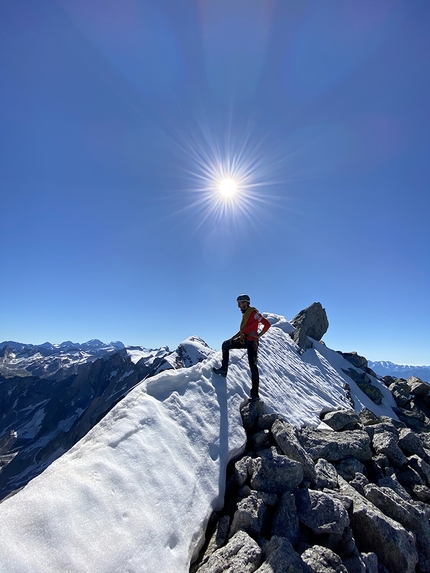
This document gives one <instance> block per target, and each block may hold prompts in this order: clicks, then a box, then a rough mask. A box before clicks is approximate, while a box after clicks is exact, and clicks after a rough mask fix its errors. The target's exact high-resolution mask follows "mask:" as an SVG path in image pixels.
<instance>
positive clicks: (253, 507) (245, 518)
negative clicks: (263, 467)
mask: <svg viewBox="0 0 430 573" xmlns="http://www.w3.org/2000/svg"><path fill="white" fill-rule="evenodd" d="M266 514H267V507H266V505H265V504H264V502H263V500H262V499H261V498H260V497H259V496H258V495H257V492H255V491H253V492H251V494H250V495H249V496H248V497H245V499H242V501H240V502H239V503H238V504H237V510H236V512H235V514H234V516H233V521H232V524H231V529H230V537H231V536H233V535H235V534H236V533H237V532H238V531H239V530H241V529H243V531H246V532H247V533H249V534H251V535H253V536H258V535H260V532H261V529H262V527H263V523H264V518H265V517H266Z"/></svg>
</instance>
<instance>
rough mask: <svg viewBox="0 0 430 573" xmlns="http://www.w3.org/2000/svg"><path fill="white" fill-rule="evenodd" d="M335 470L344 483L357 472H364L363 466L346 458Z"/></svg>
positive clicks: (353, 459) (352, 459) (355, 460)
mask: <svg viewBox="0 0 430 573" xmlns="http://www.w3.org/2000/svg"><path fill="white" fill-rule="evenodd" d="M336 470H337V473H338V474H339V475H341V476H342V477H343V478H344V479H346V481H350V480H352V479H354V477H355V474H356V473H357V472H358V473H361V474H362V473H363V472H364V465H363V464H362V463H361V462H359V461H358V460H357V459H355V458H346V459H345V460H342V461H341V462H339V463H338V464H337V466H336Z"/></svg>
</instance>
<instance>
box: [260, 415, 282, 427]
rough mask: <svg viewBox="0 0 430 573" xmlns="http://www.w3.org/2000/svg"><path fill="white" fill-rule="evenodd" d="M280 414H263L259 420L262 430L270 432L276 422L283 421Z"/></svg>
mask: <svg viewBox="0 0 430 573" xmlns="http://www.w3.org/2000/svg"><path fill="white" fill-rule="evenodd" d="M281 419H282V418H281V416H280V415H279V414H263V415H262V416H260V417H259V419H258V427H259V429H260V430H270V429H271V428H272V425H273V423H274V422H275V421H276V420H281Z"/></svg>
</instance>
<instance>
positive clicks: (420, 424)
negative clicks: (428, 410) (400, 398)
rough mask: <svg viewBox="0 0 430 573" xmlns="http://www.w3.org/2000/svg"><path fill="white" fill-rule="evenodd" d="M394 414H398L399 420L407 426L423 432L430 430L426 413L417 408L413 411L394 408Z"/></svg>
mask: <svg viewBox="0 0 430 573" xmlns="http://www.w3.org/2000/svg"><path fill="white" fill-rule="evenodd" d="M393 410H394V412H395V413H396V414H397V417H398V418H399V420H401V421H402V422H404V423H405V424H406V426H408V427H409V428H412V430H416V431H418V432H422V431H423V430H428V424H427V423H426V416H425V414H424V412H421V411H420V410H418V409H417V408H414V409H413V410H406V409H405V408H393Z"/></svg>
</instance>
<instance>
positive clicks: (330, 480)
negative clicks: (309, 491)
mask: <svg viewBox="0 0 430 573" xmlns="http://www.w3.org/2000/svg"><path fill="white" fill-rule="evenodd" d="M315 471H316V480H315V485H316V487H317V489H323V488H325V487H326V488H328V489H335V488H337V486H338V483H337V471H336V468H335V467H334V465H333V464H331V463H330V462H328V461H327V460H325V459H324V458H321V459H319V460H318V461H317V463H316V464H315Z"/></svg>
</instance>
